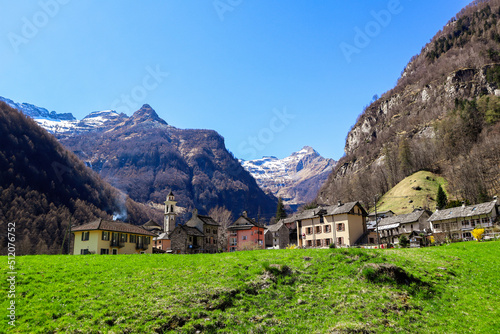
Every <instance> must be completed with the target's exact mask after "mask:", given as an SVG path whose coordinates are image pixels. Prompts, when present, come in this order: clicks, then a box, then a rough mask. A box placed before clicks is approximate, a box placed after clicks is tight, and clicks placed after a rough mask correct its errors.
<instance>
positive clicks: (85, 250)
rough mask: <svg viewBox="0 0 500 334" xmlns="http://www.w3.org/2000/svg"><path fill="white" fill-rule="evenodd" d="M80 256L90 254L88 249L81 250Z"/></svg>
mask: <svg viewBox="0 0 500 334" xmlns="http://www.w3.org/2000/svg"><path fill="white" fill-rule="evenodd" d="M80 254H81V255H87V254H90V251H89V250H88V249H82V250H80Z"/></svg>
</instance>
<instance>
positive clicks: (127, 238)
mask: <svg viewBox="0 0 500 334" xmlns="http://www.w3.org/2000/svg"><path fill="white" fill-rule="evenodd" d="M71 232H72V233H73V234H74V240H75V242H74V246H73V255H77V254H144V253H147V254H151V253H152V252H153V247H152V243H151V241H152V239H153V237H155V236H156V234H154V233H151V232H149V231H147V230H146V229H144V228H142V227H139V226H135V225H132V224H127V223H123V222H120V221H110V220H104V219H98V220H96V221H93V222H91V223H88V224H84V225H80V226H77V227H74V228H72V231H71Z"/></svg>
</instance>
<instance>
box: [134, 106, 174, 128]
mask: <svg viewBox="0 0 500 334" xmlns="http://www.w3.org/2000/svg"><path fill="white" fill-rule="evenodd" d="M131 118H132V119H134V120H135V121H136V122H137V123H139V122H147V121H149V122H158V123H161V124H164V125H168V124H167V122H165V121H164V120H162V119H161V118H160V116H158V114H157V113H156V111H155V110H154V109H153V108H151V106H150V105H149V104H143V105H142V107H141V109H139V110H137V111H136V112H135V113H134V114H133V115H132V117H131Z"/></svg>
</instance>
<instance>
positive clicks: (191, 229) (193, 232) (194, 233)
mask: <svg viewBox="0 0 500 334" xmlns="http://www.w3.org/2000/svg"><path fill="white" fill-rule="evenodd" d="M178 227H179V228H181V229H183V230H184V231H186V234H187V235H190V236H193V237H204V236H205V235H204V234H203V233H201V232H200V230H198V229H197V228H196V227H191V226H186V225H179V226H178Z"/></svg>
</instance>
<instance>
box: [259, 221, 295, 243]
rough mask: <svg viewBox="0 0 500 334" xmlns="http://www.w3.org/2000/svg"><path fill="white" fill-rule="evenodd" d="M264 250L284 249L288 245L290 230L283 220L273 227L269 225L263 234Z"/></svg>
mask: <svg viewBox="0 0 500 334" xmlns="http://www.w3.org/2000/svg"><path fill="white" fill-rule="evenodd" d="M264 238H265V243H266V248H275V249H285V248H286V246H288V244H289V243H290V230H289V229H288V228H287V227H286V226H285V224H284V223H283V220H280V221H279V222H278V223H276V224H274V225H269V226H268V227H267V229H266V230H265V232H264Z"/></svg>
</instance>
